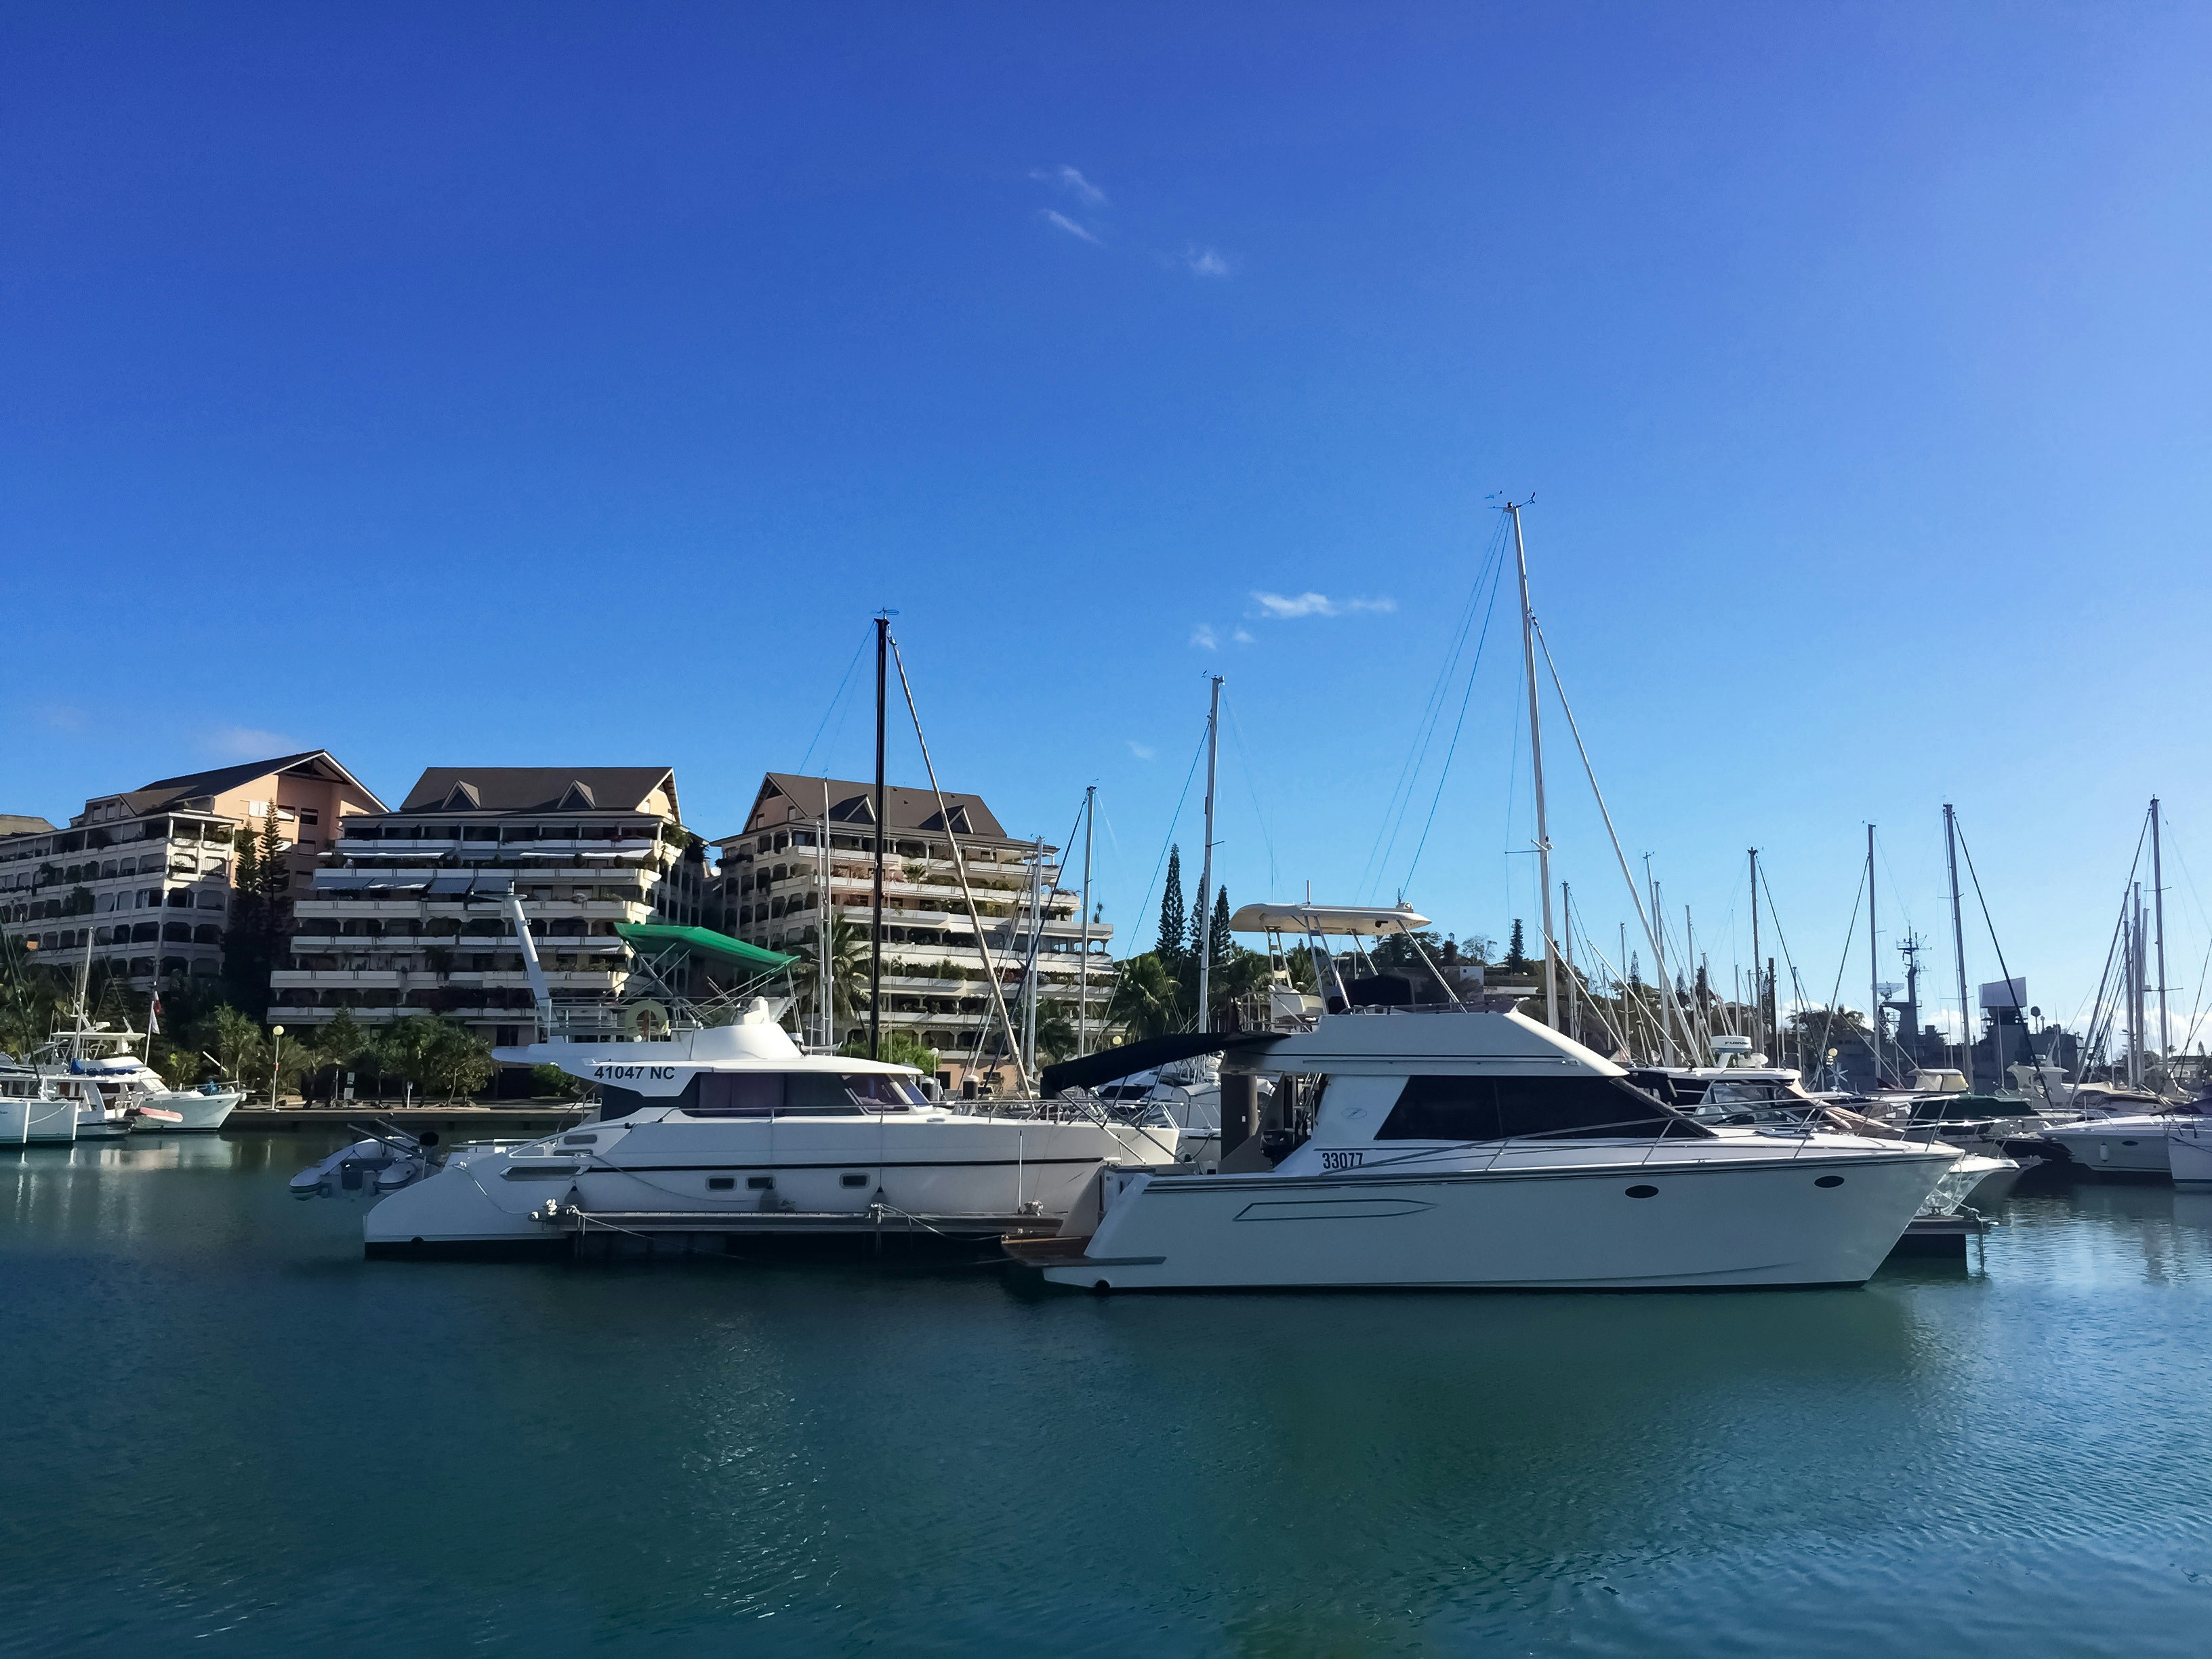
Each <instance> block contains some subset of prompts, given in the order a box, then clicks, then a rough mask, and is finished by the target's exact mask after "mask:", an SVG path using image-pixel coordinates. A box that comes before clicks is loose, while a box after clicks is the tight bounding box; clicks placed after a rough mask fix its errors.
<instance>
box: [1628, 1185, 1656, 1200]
mask: <svg viewBox="0 0 2212 1659" xmlns="http://www.w3.org/2000/svg"><path fill="white" fill-rule="evenodd" d="M1628 1195H1629V1196H1630V1197H1631V1198H1656V1197H1658V1196H1659V1189H1658V1188H1656V1187H1644V1186H1638V1187H1631V1188H1629V1189H1628Z"/></svg>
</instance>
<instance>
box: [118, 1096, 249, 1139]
mask: <svg viewBox="0 0 2212 1659" xmlns="http://www.w3.org/2000/svg"><path fill="white" fill-rule="evenodd" d="M239 1100H240V1096H239V1095H238V1094H237V1093H235V1092H234V1091H229V1090H226V1091H223V1092H222V1093H221V1094H213V1095H206V1094H202V1093H200V1092H199V1091H197V1089H188V1090H185V1091H183V1092H181V1093H176V1094H166V1095H149V1096H148V1097H146V1099H145V1100H144V1101H143V1102H141V1104H142V1105H146V1106H151V1107H155V1108H157V1109H160V1110H161V1111H164V1112H174V1113H175V1114H176V1115H178V1117H179V1118H180V1119H181V1120H182V1121H180V1122H177V1123H170V1122H167V1121H164V1120H162V1119H160V1118H141V1119H140V1120H139V1122H138V1133H140V1134H146V1133H155V1134H164V1135H192V1134H203V1135H204V1134H213V1133H215V1132H216V1130H218V1129H220V1128H222V1126H223V1124H224V1123H225V1122H227V1121H228V1120H229V1117H230V1115H231V1114H232V1113H233V1112H234V1111H236V1110H237V1109H238V1103H239Z"/></svg>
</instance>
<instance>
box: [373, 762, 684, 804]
mask: <svg viewBox="0 0 2212 1659" xmlns="http://www.w3.org/2000/svg"><path fill="white" fill-rule="evenodd" d="M457 788H458V789H459V792H460V793H459V795H458V796H457V795H456V794H455V790H456V789H457ZM656 789H665V790H666V791H667V793H668V799H669V803H670V805H671V806H672V805H674V804H675V801H676V774H675V769H673V768H672V767H666V766H433V767H431V768H430V769H428V770H427V771H425V772H424V773H423V774H422V776H421V777H420V778H418V779H416V782H415V787H413V788H412V789H410V790H409V791H408V792H407V799H405V800H404V801H402V802H401V803H400V805H399V810H400V811H403V812H471V811H480V812H563V811H566V812H587V811H599V812H639V811H644V810H645V799H646V797H647V796H648V795H650V794H651V793H653V791H654V790H656Z"/></svg>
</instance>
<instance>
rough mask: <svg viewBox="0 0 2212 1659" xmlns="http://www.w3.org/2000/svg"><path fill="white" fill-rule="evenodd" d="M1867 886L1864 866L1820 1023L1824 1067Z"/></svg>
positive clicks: (1877, 1073) (1878, 1080) (1877, 1080)
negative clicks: (1824, 1016) (1823, 1015)
mask: <svg viewBox="0 0 2212 1659" xmlns="http://www.w3.org/2000/svg"><path fill="white" fill-rule="evenodd" d="M1866 884H1867V867H1866V866H1865V865H1863V864H1862V865H1860V866H1859V884H1858V888H1857V890H1856V891H1855V892H1853V893H1852V895H1851V919H1850V921H1847V922H1845V923H1844V954H1843V956H1842V957H1840V958H1838V961H1837V963H1836V982H1835V985H1834V986H1833V987H1832V988H1831V989H1830V991H1829V992H1828V1006H1827V1008H1826V1011H1825V1012H1826V1016H1827V1017H1826V1018H1825V1019H1823V1020H1822V1021H1821V1022H1820V1048H1819V1049H1818V1050H1817V1054H1818V1055H1819V1063H1820V1065H1822V1066H1825V1065H1826V1064H1827V1063H1828V1036H1829V1034H1830V1033H1831V1032H1832V1031H1833V1030H1835V1029H1836V999H1837V998H1838V997H1839V996H1841V995H1843V994H1844V969H1846V968H1848V967H1850V965H1851V935H1852V934H1854V933H1857V932H1858V927H1859V901H1860V900H1861V899H1863V898H1864V897H1865V896H1866ZM1875 1018H1877V1019H1878V1018H1881V1016H1880V1015H1879V1014H1876V1015H1875ZM1875 1087H1876V1088H1880V1087H1881V1067H1880V1066H1879V1065H1877V1066H1875Z"/></svg>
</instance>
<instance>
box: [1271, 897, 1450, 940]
mask: <svg viewBox="0 0 2212 1659" xmlns="http://www.w3.org/2000/svg"><path fill="white" fill-rule="evenodd" d="M1428 925H1429V919H1428V918H1427V917H1426V916H1425V915H1421V914H1420V913H1419V911H1417V910H1415V909H1414V908H1413V906H1411V905H1410V904H1401V905H1398V906H1397V907H1395V908H1393V909H1388V910H1384V909H1379V908H1376V907H1375V906H1373V905H1368V904H1248V905H1246V906H1245V907H1244V908H1243V909H1241V910H1239V911H1238V912H1237V914H1236V915H1233V916H1231V917H1230V918H1229V931H1230V932H1231V933H1359V934H1364V935H1365V936H1367V937H1369V938H1373V937H1375V936H1376V935H1378V934H1382V933H1397V932H1398V931H1400V930H1401V928H1402V929H1407V930H1410V929H1413V928H1415V927H1427V926H1428Z"/></svg>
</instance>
